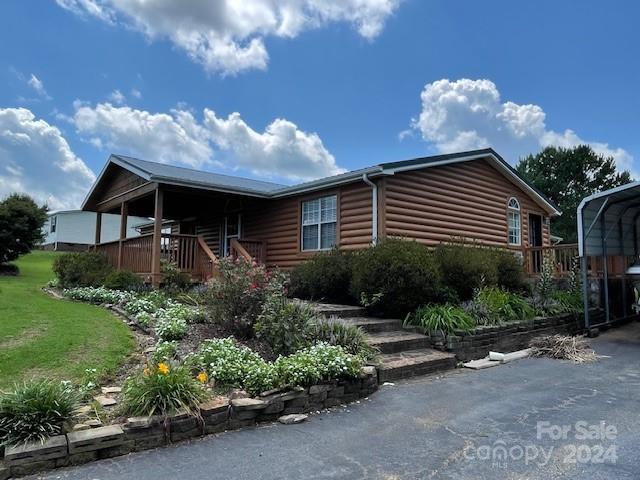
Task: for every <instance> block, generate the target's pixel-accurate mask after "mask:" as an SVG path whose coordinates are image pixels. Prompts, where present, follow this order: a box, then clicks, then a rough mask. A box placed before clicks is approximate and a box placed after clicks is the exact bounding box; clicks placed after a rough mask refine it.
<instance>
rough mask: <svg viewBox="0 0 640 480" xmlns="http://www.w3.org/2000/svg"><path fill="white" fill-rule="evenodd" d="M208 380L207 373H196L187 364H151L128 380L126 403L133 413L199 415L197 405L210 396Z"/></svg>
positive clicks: (127, 409) (124, 393)
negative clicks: (192, 372)
mask: <svg viewBox="0 0 640 480" xmlns="http://www.w3.org/2000/svg"><path fill="white" fill-rule="evenodd" d="M207 381H208V375H207V374H206V372H198V374H197V375H196V376H193V375H192V374H191V371H190V370H189V369H188V368H186V367H184V366H180V365H173V364H171V363H168V362H160V363H157V364H150V365H149V366H147V367H146V368H145V369H144V370H143V371H142V372H138V373H136V374H135V375H133V376H132V377H129V378H128V379H127V381H126V382H125V385H124V389H123V399H124V402H123V405H124V408H125V410H126V412H127V413H128V414H131V415H149V416H150V415H162V416H167V415H171V414H173V413H176V412H178V411H182V412H186V413H190V414H197V412H198V405H200V403H202V402H203V401H205V400H206V399H207V398H208V397H209V393H208V392H207V391H206V390H205V388H204V385H205V384H206V383H207Z"/></svg>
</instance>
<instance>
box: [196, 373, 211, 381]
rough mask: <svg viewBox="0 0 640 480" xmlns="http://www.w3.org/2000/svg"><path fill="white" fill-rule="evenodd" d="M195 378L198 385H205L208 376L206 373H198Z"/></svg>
mask: <svg viewBox="0 0 640 480" xmlns="http://www.w3.org/2000/svg"><path fill="white" fill-rule="evenodd" d="M196 378H197V379H198V381H199V382H200V383H207V380H209V375H207V372H200V373H199V374H198V376H197V377H196Z"/></svg>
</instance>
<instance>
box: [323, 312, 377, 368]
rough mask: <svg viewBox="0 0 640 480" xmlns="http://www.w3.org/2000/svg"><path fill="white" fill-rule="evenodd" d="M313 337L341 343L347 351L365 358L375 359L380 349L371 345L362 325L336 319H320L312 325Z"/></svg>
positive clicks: (332, 342) (330, 342) (327, 341)
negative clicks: (349, 323)
mask: <svg viewBox="0 0 640 480" xmlns="http://www.w3.org/2000/svg"><path fill="white" fill-rule="evenodd" d="M311 330H312V333H311V337H312V338H313V340H314V341H320V342H326V343H328V344H329V345H339V346H341V347H342V348H343V349H344V351H345V352H347V353H350V354H351V355H358V356H360V357H362V358H363V359H364V360H373V359H375V358H376V357H377V355H378V353H379V352H378V350H377V349H375V348H374V347H372V346H371V345H369V342H367V337H366V334H365V332H364V330H362V329H361V328H360V327H357V326H355V325H348V324H346V323H344V322H340V321H339V320H336V319H333V318H332V319H330V320H326V319H320V320H318V321H317V322H315V324H314V325H313V327H312V329H311Z"/></svg>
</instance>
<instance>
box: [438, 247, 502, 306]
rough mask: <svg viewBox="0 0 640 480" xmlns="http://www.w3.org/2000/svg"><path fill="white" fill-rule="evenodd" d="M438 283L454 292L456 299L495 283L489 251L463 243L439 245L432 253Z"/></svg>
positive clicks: (470, 295) (494, 270) (495, 278)
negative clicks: (436, 269) (438, 279)
mask: <svg viewBox="0 0 640 480" xmlns="http://www.w3.org/2000/svg"><path fill="white" fill-rule="evenodd" d="M434 256H435V259H436V262H437V264H438V268H439V269H440V274H441V275H442V282H443V283H444V284H445V285H446V286H448V287H449V288H451V289H453V291H455V292H456V294H457V295H458V297H459V299H460V300H469V299H470V298H471V297H473V291H474V290H475V289H477V288H480V287H481V286H483V285H495V284H496V282H497V274H496V266H495V263H494V258H493V257H494V256H493V252H492V251H491V250H490V249H488V248H484V247H480V246H477V245H473V244H465V243H447V244H442V245H439V246H438V247H437V248H436V250H435V253H434Z"/></svg>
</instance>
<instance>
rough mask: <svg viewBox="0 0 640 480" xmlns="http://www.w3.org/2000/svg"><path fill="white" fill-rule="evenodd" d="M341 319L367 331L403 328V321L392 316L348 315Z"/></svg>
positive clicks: (388, 330)
mask: <svg viewBox="0 0 640 480" xmlns="http://www.w3.org/2000/svg"><path fill="white" fill-rule="evenodd" d="M339 320H340V321H341V322H342V323H346V324H347V325H354V326H356V327H360V328H361V329H363V330H364V331H365V332H367V333H378V332H390V331H393V330H400V329H401V328H402V322H401V321H400V320H394V319H390V318H375V317H347V318H340V319H339Z"/></svg>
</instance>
